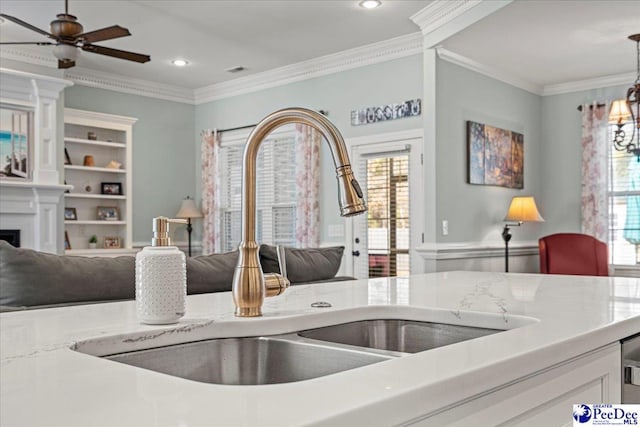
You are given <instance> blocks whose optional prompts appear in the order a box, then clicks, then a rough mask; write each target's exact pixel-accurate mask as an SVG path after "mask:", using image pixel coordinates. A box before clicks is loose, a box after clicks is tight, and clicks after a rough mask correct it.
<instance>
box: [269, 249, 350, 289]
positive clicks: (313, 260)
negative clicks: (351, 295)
mask: <svg viewBox="0 0 640 427" xmlns="http://www.w3.org/2000/svg"><path fill="white" fill-rule="evenodd" d="M343 252H344V246H331V247H327V248H286V247H285V250H284V253H285V263H286V266H287V277H288V278H289V281H290V282H291V283H292V284H295V283H307V282H317V281H321V280H327V279H331V278H333V277H334V276H335V275H336V274H337V273H338V270H339V269H340V264H341V262H342V254H343ZM260 264H261V265H262V270H263V271H264V272H265V273H280V266H279V264H278V254H277V251H276V247H275V246H271V245H261V246H260Z"/></svg>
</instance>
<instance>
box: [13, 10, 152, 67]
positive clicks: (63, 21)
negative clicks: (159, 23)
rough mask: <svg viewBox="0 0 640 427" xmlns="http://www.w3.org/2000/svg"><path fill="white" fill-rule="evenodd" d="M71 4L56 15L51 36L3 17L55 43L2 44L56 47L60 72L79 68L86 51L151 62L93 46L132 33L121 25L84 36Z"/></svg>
mask: <svg viewBox="0 0 640 427" xmlns="http://www.w3.org/2000/svg"><path fill="white" fill-rule="evenodd" d="M68 3H69V2H68V0H65V2H64V13H60V14H58V15H56V18H57V19H54V20H53V21H51V29H50V31H51V32H50V33H48V32H46V31H44V30H41V29H40V28H38V27H34V26H33V25H31V24H28V23H26V22H24V21H22V20H20V19H18V18H16V17H14V16H10V15H5V14H4V13H2V14H0V16H1V17H2V18H4V19H6V20H8V21H11V22H14V23H16V24H18V25H20V26H22V27H25V28H28V29H29V30H32V31H35V32H36V33H40V34H42V35H43V36H47V37H49V38H50V39H53V40H55V42H0V45H3V44H35V45H39V46H44V45H55V47H54V48H53V54H54V55H55V57H56V58H58V68H71V67H73V66H75V65H76V62H75V60H76V58H77V56H78V50H77V49H82V50H84V51H85V52H91V53H97V54H99V55H107V56H112V57H114V58H120V59H126V60H128V61H135V62H140V63H145V62H148V61H150V60H151V57H150V56H149V55H143V54H140V53H133V52H127V51H124V50H118V49H112V48H110V47H104V46H96V45H94V44H93V43H95V42H100V41H104V40H111V39H116V38H119V37H125V36H130V35H131V33H130V32H129V30H127V29H126V28H123V27H121V26H119V25H112V26H111V27H105V28H101V29H99V30H95V31H89V32H87V33H83V30H84V29H83V28H82V25H80V23H79V22H78V18H76V17H75V16H73V15H69V4H68Z"/></svg>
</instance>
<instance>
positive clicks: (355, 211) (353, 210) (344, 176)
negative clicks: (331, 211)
mask: <svg viewBox="0 0 640 427" xmlns="http://www.w3.org/2000/svg"><path fill="white" fill-rule="evenodd" d="M336 177H337V178H338V203H339V204H340V215H341V216H354V215H360V214H361V213H364V212H366V211H367V205H366V204H365V202H364V197H363V194H362V189H361V188H360V184H358V181H357V180H356V178H355V177H354V176H353V171H352V170H351V166H350V165H345V166H340V167H338V168H337V169H336Z"/></svg>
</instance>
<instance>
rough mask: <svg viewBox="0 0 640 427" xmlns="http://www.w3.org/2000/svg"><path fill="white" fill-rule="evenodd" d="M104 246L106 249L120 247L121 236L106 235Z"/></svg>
mask: <svg viewBox="0 0 640 427" xmlns="http://www.w3.org/2000/svg"><path fill="white" fill-rule="evenodd" d="M104 248H105V249H118V248H120V238H119V237H105V238H104Z"/></svg>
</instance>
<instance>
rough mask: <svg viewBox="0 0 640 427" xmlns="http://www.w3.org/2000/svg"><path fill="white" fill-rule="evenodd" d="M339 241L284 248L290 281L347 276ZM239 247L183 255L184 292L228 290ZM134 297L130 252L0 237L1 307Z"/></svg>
mask: <svg viewBox="0 0 640 427" xmlns="http://www.w3.org/2000/svg"><path fill="white" fill-rule="evenodd" d="M343 251H344V247H343V246H334V247H329V248H309V249H295V248H285V249H284V252H285V254H286V270H287V276H288V277H289V280H290V281H291V284H292V285H297V284H303V283H316V282H321V281H332V280H346V279H352V278H351V277H335V276H336V274H337V272H338V269H339V268H340V262H341V260H342V253H343ZM237 260H238V252H237V251H234V252H227V253H220V254H212V255H203V256H197V257H192V258H187V293H189V294H201V293H209V292H224V291H230V290H231V282H232V279H233V272H234V269H235V267H236V263H237ZM260 263H261V265H262V269H263V271H264V272H265V273H273V272H275V273H279V272H280V267H279V259H278V255H277V248H276V247H275V246H269V245H262V246H261V247H260ZM133 298H135V258H134V257H132V256H122V257H116V258H103V257H81V256H68V255H54V254H49V253H44V252H38V251H34V250H31V249H19V248H14V247H13V246H11V245H10V244H8V243H6V242H4V241H0V311H11V310H20V309H25V308H44V307H51V306H59V305H71V304H86V303H94V302H106V301H118V300H127V299H133Z"/></svg>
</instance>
